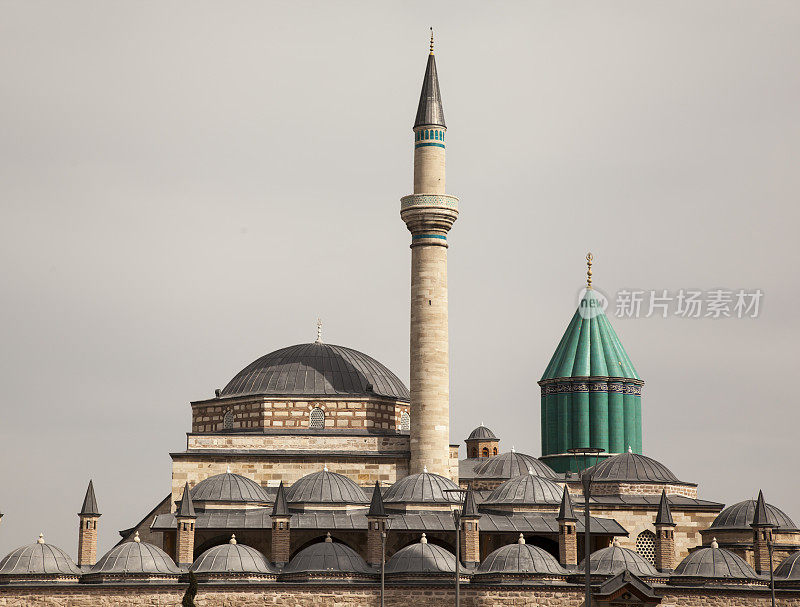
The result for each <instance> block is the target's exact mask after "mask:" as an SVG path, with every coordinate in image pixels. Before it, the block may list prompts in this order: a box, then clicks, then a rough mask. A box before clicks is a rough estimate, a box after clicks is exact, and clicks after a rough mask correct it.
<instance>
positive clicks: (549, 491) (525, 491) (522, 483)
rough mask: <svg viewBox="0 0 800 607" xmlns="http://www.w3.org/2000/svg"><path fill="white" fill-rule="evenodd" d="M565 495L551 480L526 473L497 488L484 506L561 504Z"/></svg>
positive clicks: (485, 501)
mask: <svg viewBox="0 0 800 607" xmlns="http://www.w3.org/2000/svg"><path fill="white" fill-rule="evenodd" d="M563 495H564V490H563V489H562V488H561V487H559V486H558V485H556V484H555V483H554V482H553V481H551V480H550V479H547V478H542V477H541V476H536V475H534V474H530V473H525V474H520V475H519V476H516V477H514V478H512V479H509V480H507V481H505V482H504V483H502V484H501V485H500V486H499V487H496V488H495V489H494V490H493V491H492V492H491V493H490V494H489V497H487V498H486V499H485V500H484V501H483V504H484V505H485V506H510V505H522V504H560V503H561V498H562V496H563Z"/></svg>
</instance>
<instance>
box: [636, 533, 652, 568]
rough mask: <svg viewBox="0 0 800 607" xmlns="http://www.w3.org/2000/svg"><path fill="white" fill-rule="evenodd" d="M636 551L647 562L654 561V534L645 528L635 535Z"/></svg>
mask: <svg viewBox="0 0 800 607" xmlns="http://www.w3.org/2000/svg"><path fill="white" fill-rule="evenodd" d="M636 552H638V553H639V555H640V556H641V557H642V558H644V559H645V560H647V561H648V562H649V563H651V564H654V563H655V562H656V535H655V533H653V532H652V531H650V530H649V529H645V530H644V531H642V532H641V533H640V534H639V535H638V536H636Z"/></svg>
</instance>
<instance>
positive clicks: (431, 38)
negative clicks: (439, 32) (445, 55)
mask: <svg viewBox="0 0 800 607" xmlns="http://www.w3.org/2000/svg"><path fill="white" fill-rule="evenodd" d="M431 55H433V28H431Z"/></svg>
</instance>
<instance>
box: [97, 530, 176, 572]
mask: <svg viewBox="0 0 800 607" xmlns="http://www.w3.org/2000/svg"><path fill="white" fill-rule="evenodd" d="M137 539H138V535H137ZM90 573H92V574H115V575H116V574H151V575H159V574H161V575H163V574H167V575H177V574H179V573H181V570H180V569H179V568H178V567H177V565H175V562H174V561H173V560H172V559H171V558H170V557H169V555H168V554H167V553H166V552H164V551H163V550H161V548H158V547H157V546H153V544H148V543H147V542H140V541H133V542H123V543H122V544H119V545H118V546H115V547H114V548H112V549H111V550H109V551H108V552H107V553H106V554H105V556H103V558H101V559H100V560H99V561H97V564H95V566H94V567H92V570H91V572H90Z"/></svg>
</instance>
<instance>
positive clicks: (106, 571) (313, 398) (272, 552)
mask: <svg viewBox="0 0 800 607" xmlns="http://www.w3.org/2000/svg"><path fill="white" fill-rule="evenodd" d="M446 132H447V127H446V124H445V118H444V111H443V105H442V96H441V92H440V90H439V81H438V77H437V71H436V59H435V56H434V50H433V38H431V46H430V53H429V55H428V58H427V66H426V69H425V76H424V78H423V84H422V91H421V95H420V99H419V106H418V108H417V113H416V118H415V121H414V126H413V154H414V167H413V172H414V185H413V193H412V194H410V195H408V196H404V197H403V198H401V199H400V217H401V219H402V220H403V222H404V223H405V225H406V227H407V228H408V230H409V232H410V235H411V240H410V246H411V298H410V302H411V323H410V327H411V329H410V385H409V387H406V385H405V384H404V383H403V382H402V381H401V380H400V379H399V378H398V377H397V375H395V374H394V373H393V372H392V371H391V370H390V369H388V368H387V367H386V366H384V365H383V364H381V363H380V362H379V361H377V360H375V359H374V358H372V357H370V356H369V355H367V354H365V353H363V352H359V351H357V350H354V349H351V348H347V347H345V346H339V345H333V344H328V343H325V341H324V340H323V335H322V327H321V325H320V326H319V328H318V334H317V339H316V341H314V342H313V343H307V344H299V345H292V346H288V347H283V348H280V349H277V350H275V351H273V352H270V353H269V354H266V355H264V356H262V357H261V358H259V359H258V360H255V361H254V362H252V363H250V364H248V365H247V366H245V367H244V368H243V369H242V370H241V371H240V372H239V373H238V374H237V375H236V376H235V377H233V378H232V379H231V380H230V382H228V384H227V385H226V386H225V387H224V388H222V389H219V390H216V392H215V393H214V395H213V396H211V397H210V398H207V399H204V400H199V401H195V402H192V403H191V410H192V425H191V429H190V431H189V432H188V433H187V438H186V448H185V449H184V450H182V451H179V452H176V453H172V454H170V455H171V458H172V478H171V483H170V484H169V487H167V483H166V479H165V487H164V490H165V491H164V492H165V494H166V495H164V496H156V498H157V499H154V500H153V507H152V509H151V510H150V511H149V512H147V513H143V514H142V517H141V519H140V520H138V521H131V523H132V525H131V527H130V528H128V529H125V530H123V531H120V535H121V540H120V542H119V543H118V544H117V545H116V546H114V547H112V548H111V549H110V550H108V551H107V552H105V553H104V554H101V555H100V557H99V558H98V555H99V554H100V553H98V546H97V529H98V525H99V524H101V523H100V520H101V508H100V507H99V504H100V503H102V488H99V490H98V495H99V496H100V498H101V499H100V500H98V499H97V496H96V494H95V487H94V486H93V484H92V483H91V482H90V483H89V486H88V489H87V490H86V494H85V498H84V500H83V503H82V506H81V508H80V512H79V513H78V523H79V524H78V538H77V539H78V551H77V561H73V559H72V558H71V557H70V556H69V555H68V554H67V553H66V552H65V551H64V550H62V549H60V548H58V547H56V546H53V545H50V544H48V543H47V542H46V539H45V538H44V537H42V536H40V537H39V538H38V540H36V541H34V542H33V543H32V544H30V545H26V546H22V547H20V548H18V549H16V550H14V551H12V552H11V553H10V554H8V555H7V556H5V558H3V559H2V561H0V605H2V606H8V607H11V606H13V607H16V606H22V605H48V606H64V607H66V606H70V607H76V606H77V607H80V606H83V605H131V606H132V605H151V606H152V605H180V604H181V600H182V598H183V596H184V593H185V592H186V589H187V587H188V583H187V579H188V577H189V575H190V572H192V573H193V575H194V577H195V578H196V580H197V583H198V592H197V596H196V598H195V599H194V600H195V604H197V605H230V606H233V607H238V606H242V607H245V606H251V605H267V604H280V605H289V606H303V607H305V606H310V605H337V606H339V607H349V606H353V607H364V606H367V605H379V604H380V605H384V604H390V605H398V606H399V605H407V604H409V603H411V602H412V601H413V602H414V603H416V604H417V605H419V606H420V607H430V606H433V605H438V604H441V603H442V602H443V601H444V602H450V601H454V600H456V596H458V600H460V601H461V602H462V603H463V604H464V605H469V606H479V605H480V606H484V605H508V606H512V605H513V606H521V605H547V606H562V605H563V606H575V607H577V606H579V605H585V603H584V585H585V581H586V580H585V577H584V565H585V562H584V559H585V558H586V556H587V555H586V554H585V550H584V541H585V539H586V532H587V528H586V525H585V524H584V520H585V519H584V517H585V508H586V506H587V502H588V507H589V514H590V519H589V521H590V522H589V528H588V531H589V540H590V545H591V552H590V554H589V568H590V573H591V576H590V583H591V587H592V594H593V601H592V602H593V603H594V604H596V605H600V606H602V605H609V606H610V605H617V606H619V605H626V606H631V605H647V606H650V605H664V606H672V605H675V606H677V605H681V606H694V605H698V606H699V605H703V606H708V605H726V606H727V605H742V606H744V605H748V606H750V605H768V604H770V602H771V601H772V600H773V594H772V593H774V595H775V596H776V597H777V599H778V601H779V603H780V605H800V565H797V563H798V561H800V529H798V527H797V525H796V524H795V523H794V522H793V521H792V519H791V518H790V517H789V516H788V515H786V514H785V513H784V512H783V511H782V510H780V509H779V508H778V507H776V506H774V505H771V504H769V503H767V502H766V501H765V500H764V496H763V495H762V494H759V496H758V499H757V500H750V499H746V500H744V501H741V502H739V503H736V504H733V505H730V506H728V507H725V505H724V504H722V503H719V502H716V501H713V500H708V499H705V497H704V496H703V497H701V494H700V491H699V487H698V485H697V483H695V482H692V481H691V480H689V479H679V478H678V477H677V476H675V474H673V473H672V472H671V471H670V469H669V468H668V467H667V466H666V465H665V464H663V463H661V462H658V461H655V460H653V459H651V458H649V457H647V456H646V455H645V454H644V452H643V451H644V449H643V436H642V396H643V394H642V390H643V385H644V381H643V380H642V379H641V378H640V377H639V375H638V374H637V372H636V369H635V367H634V365H633V363H632V361H631V359H630V358H629V356H628V354H627V353H626V352H625V349H624V347H623V345H622V342H621V340H620V339H619V337H618V336H617V334H616V332H615V331H614V329H613V328H612V326H611V323H610V322H609V320H608V318H607V317H606V315H605V313H604V311H603V306H602V303H601V300H600V298H599V297H598V296H597V295H596V294H595V292H594V291H593V289H592V281H591V277H592V274H591V255H589V256H587V259H588V262H589V270H588V273H587V275H588V280H587V288H586V290H585V294H584V296H583V298H582V299H581V301H580V304H579V306H578V309H577V310H576V311H575V313H574V315H573V316H572V319H571V320H570V322H569V324H568V326H567V328H566V330H565V332H564V335H563V337H562V339H561V341H560V342H559V343H558V344H557V345H555V352H554V354H553V356H552V358H551V360H550V363H549V364H548V365H547V368H546V369H544V371H543V373H542V376H541V380H540V381H539V386H540V388H541V455H540V456H539V457H537V456H535V455H532V454H528V453H523V452H521V451H519V452H518V451H515V450H514V449H513V448H512V449H510V450H507V449H505V447H504V445H501V440H500V438H498V437H497V436H496V435H495V433H494V432H492V430H491V429H490V428H488V427H486V426H484V425H483V424H480V425H478V426H477V427H476V428H475V430H473V431H472V432H471V433H470V435H469V436H467V437H466V438H465V439H464V441H463V442H464V443H465V448H466V449H465V453H466V458H465V459H461V460H459V444H458V443H455V444H453V443H451V438H452V437H451V436H450V432H449V428H450V407H449V377H448V374H449V357H448V293H447V250H448V241H447V237H448V232H449V231H450V229H451V228H452V227H453V225H454V223H455V221H456V219H457V218H458V215H459V204H458V198H456V197H455V196H453V195H450V194H447V193H446V190H445V154H446V150H447V144H446V141H447V138H446ZM565 316H566V315H565ZM553 320H554V321H555V322H560V320H561V319H553ZM587 448H588V449H590V450H591V449H593V450H594V451H593V452H591V451H590V452H589V453H587ZM531 450H533V446H531ZM587 475H589V476H588V478H591V485H590V491H591V493H590V497H588V498H587V496H586V495H585V494H584V483H583V482H582V481H583V480H585V479H586V478H587ZM751 489H753V490H754V489H756V488H755V487H753V488H751ZM76 501H77V500H76ZM9 518H10V517H9ZM456 579H458V585H456ZM773 604H774V603H773Z"/></svg>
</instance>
